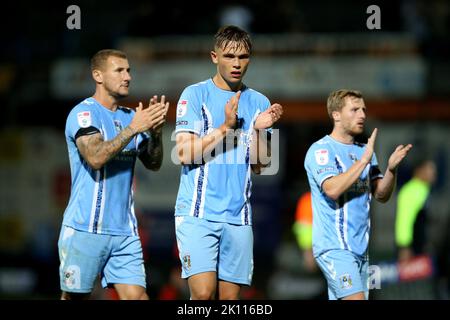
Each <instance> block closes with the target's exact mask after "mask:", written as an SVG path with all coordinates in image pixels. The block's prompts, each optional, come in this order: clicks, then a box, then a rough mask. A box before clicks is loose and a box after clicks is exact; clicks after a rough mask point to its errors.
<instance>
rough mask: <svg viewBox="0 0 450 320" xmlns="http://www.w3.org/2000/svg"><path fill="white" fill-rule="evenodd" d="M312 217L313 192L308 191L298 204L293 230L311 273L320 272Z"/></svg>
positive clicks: (305, 263) (305, 264) (306, 266)
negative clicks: (313, 251)
mask: <svg viewBox="0 0 450 320" xmlns="http://www.w3.org/2000/svg"><path fill="white" fill-rule="evenodd" d="M312 216H313V215H312V204H311V191H307V192H305V193H304V194H303V195H302V196H301V197H300V199H299V200H298V202H297V210H296V212H295V222H294V225H293V228H292V229H293V231H294V234H295V236H296V239H297V244H298V246H299V248H300V249H301V250H302V253H303V261H304V266H305V268H306V269H307V270H308V271H310V272H314V271H316V270H318V269H317V264H316V261H315V260H314V256H313V253H312Z"/></svg>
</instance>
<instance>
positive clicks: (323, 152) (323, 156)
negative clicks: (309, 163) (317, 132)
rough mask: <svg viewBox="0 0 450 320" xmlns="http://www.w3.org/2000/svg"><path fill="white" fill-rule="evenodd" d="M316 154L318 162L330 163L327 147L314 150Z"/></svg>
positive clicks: (322, 163) (320, 163)
mask: <svg viewBox="0 0 450 320" xmlns="http://www.w3.org/2000/svg"><path fill="white" fill-rule="evenodd" d="M314 155H315V156H316V162H317V164H319V165H321V166H323V165H324V164H327V163H328V150H327V149H319V150H316V151H315V152H314Z"/></svg>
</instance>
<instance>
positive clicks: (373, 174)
mask: <svg viewBox="0 0 450 320" xmlns="http://www.w3.org/2000/svg"><path fill="white" fill-rule="evenodd" d="M369 174H370V181H372V180H375V179H381V178H383V174H382V173H381V171H380V168H379V167H378V160H377V156H376V155H375V153H374V154H373V156H372V160H371V161H370V173H369Z"/></svg>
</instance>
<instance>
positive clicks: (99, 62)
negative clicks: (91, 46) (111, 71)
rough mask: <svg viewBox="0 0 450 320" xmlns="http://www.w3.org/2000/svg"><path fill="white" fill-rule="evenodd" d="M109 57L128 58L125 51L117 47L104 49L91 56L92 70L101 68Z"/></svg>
mask: <svg viewBox="0 0 450 320" xmlns="http://www.w3.org/2000/svg"><path fill="white" fill-rule="evenodd" d="M109 57H117V58H122V59H127V55H126V53H125V52H123V51H120V50H115V49H103V50H100V51H99V52H97V53H96V54H94V56H93V57H92V58H91V71H94V70H101V69H102V68H103V66H104V65H105V62H106V61H107V60H108V58H109Z"/></svg>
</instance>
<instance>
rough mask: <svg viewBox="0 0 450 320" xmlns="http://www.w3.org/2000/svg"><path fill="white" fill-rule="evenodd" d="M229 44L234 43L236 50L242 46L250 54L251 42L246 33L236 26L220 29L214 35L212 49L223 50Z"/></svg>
mask: <svg viewBox="0 0 450 320" xmlns="http://www.w3.org/2000/svg"><path fill="white" fill-rule="evenodd" d="M230 42H236V44H237V47H236V49H238V48H240V47H241V46H243V47H244V48H245V49H246V50H247V51H248V53H251V52H252V40H251V39H250V35H249V34H248V33H247V32H246V31H244V30H242V29H241V28H239V27H236V26H224V27H221V28H220V29H219V30H218V31H217V33H216V34H215V35H214V49H217V48H220V49H224V48H226V47H227V46H228V44H229V43H230Z"/></svg>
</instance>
